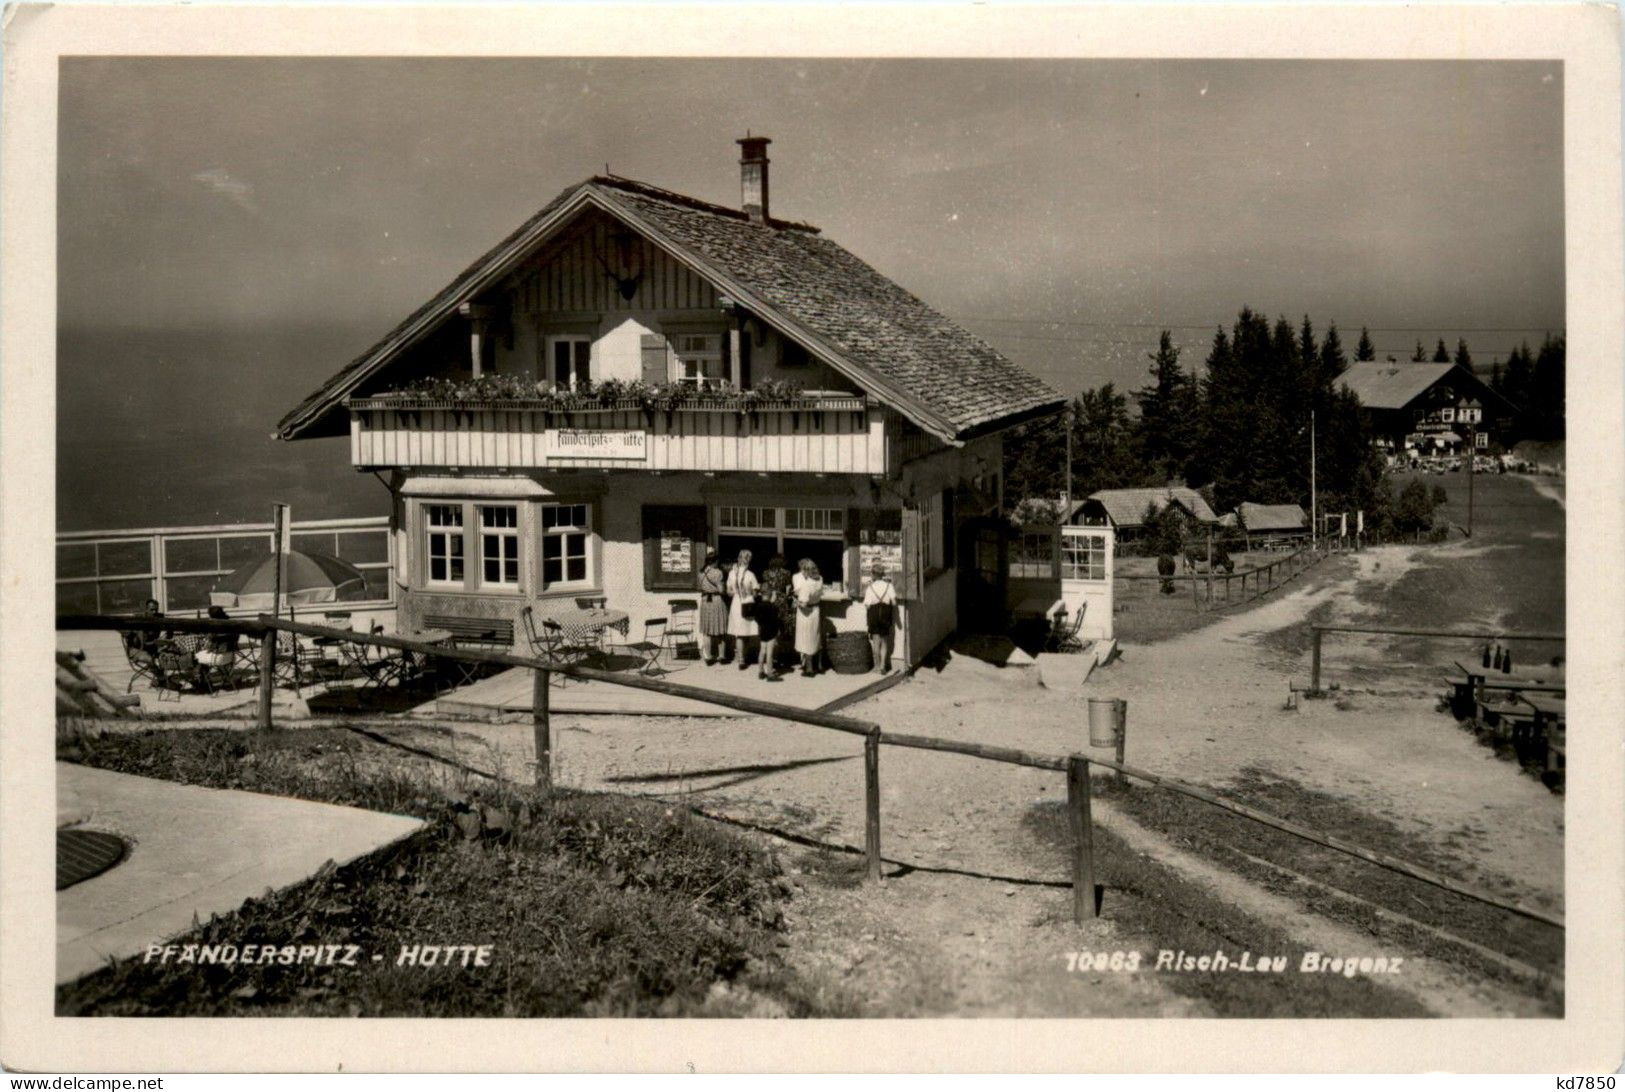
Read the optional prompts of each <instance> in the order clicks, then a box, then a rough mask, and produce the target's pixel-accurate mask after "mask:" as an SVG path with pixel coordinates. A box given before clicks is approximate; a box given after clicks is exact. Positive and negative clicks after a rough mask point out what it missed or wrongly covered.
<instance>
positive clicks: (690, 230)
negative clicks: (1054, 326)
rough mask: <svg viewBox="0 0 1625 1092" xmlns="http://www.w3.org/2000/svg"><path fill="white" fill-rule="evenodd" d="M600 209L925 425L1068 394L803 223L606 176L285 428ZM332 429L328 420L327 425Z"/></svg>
mask: <svg viewBox="0 0 1625 1092" xmlns="http://www.w3.org/2000/svg"><path fill="white" fill-rule="evenodd" d="M588 205H595V206H597V207H599V208H601V209H603V210H604V211H606V212H608V213H609V214H610V215H612V216H616V217H618V218H619V219H621V220H623V221H624V222H626V223H627V224H629V225H630V226H632V227H633V228H635V229H638V230H639V231H642V232H643V233H644V234H645V235H647V236H648V237H649V238H651V239H652V240H653V241H654V242H656V243H657V244H660V245H662V246H664V247H666V248H667V249H668V250H670V251H671V252H672V253H673V255H674V256H676V257H677V258H678V259H679V260H681V261H684V262H686V263H688V264H690V265H691V266H693V267H694V268H695V269H696V270H697V271H698V272H699V273H701V274H702V275H704V276H706V277H708V278H710V279H711V280H712V281H713V282H715V283H716V285H717V287H718V288H719V290H721V291H723V292H725V293H726V294H727V295H729V296H731V297H733V298H734V299H735V300H737V301H738V302H739V303H740V304H741V305H742V306H744V307H746V308H747V309H749V310H751V311H752V312H755V313H757V314H760V315H762V317H763V318H765V319H767V321H769V322H770V323H772V324H774V325H776V326H778V327H779V328H780V329H782V330H783V331H784V332H785V333H787V334H789V335H790V336H791V337H792V338H795V339H796V340H797V341H800V342H801V343H802V344H804V345H805V346H806V348H807V349H808V350H810V351H811V352H812V353H813V354H814V355H815V356H817V357H819V358H820V359H823V360H825V361H826V362H827V363H828V364H830V365H831V366H832V367H834V368H835V369H836V370H837V371H840V372H843V373H845V374H846V375H847V376H848V377H849V378H851V379H852V380H853V381H854V382H856V383H858V384H859V385H860V386H863V387H864V388H865V389H867V390H869V391H871V392H872V393H873V394H874V395H875V396H876V397H878V398H879V399H880V400H881V401H883V402H886V403H887V404H889V405H892V406H894V407H895V408H896V409H897V410H898V411H899V412H901V413H903V414H904V415H905V416H906V417H908V418H910V419H911V420H913V421H914V423H915V424H917V425H919V426H920V427H921V428H923V429H925V430H926V431H928V432H931V433H933V434H935V435H938V436H940V437H941V438H943V439H945V440H949V441H954V440H964V439H968V438H970V437H972V436H975V435H977V434H979V433H982V432H986V431H990V430H991V429H993V428H997V427H1000V426H1002V425H1004V424H1008V423H1013V422H1014V421H1016V420H1022V419H1027V418H1031V417H1037V416H1042V415H1044V414H1046V413H1050V412H1053V411H1055V410H1056V409H1058V408H1059V407H1060V406H1061V405H1062V404H1063V402H1064V399H1063V398H1062V396H1061V395H1060V394H1058V393H1057V392H1056V391H1055V390H1053V389H1052V388H1050V387H1049V386H1048V385H1047V384H1045V383H1044V382H1043V381H1042V380H1040V379H1038V378H1037V377H1035V376H1033V375H1031V374H1029V373H1027V372H1025V371H1023V370H1022V369H1021V368H1019V367H1017V366H1016V365H1014V364H1012V363H1011V362H1010V361H1008V360H1006V359H1005V358H1004V357H1002V356H1000V355H999V353H998V352H997V351H996V350H994V349H993V348H992V347H991V346H989V345H988V344H986V343H985V342H983V341H982V340H981V339H979V338H977V337H975V336H973V335H971V334H970V333H967V332H966V331H965V330H963V329H961V328H960V327H959V326H958V325H956V324H955V323H953V322H951V321H950V320H949V319H947V318H945V317H944V316H943V315H941V314H940V313H938V312H937V311H935V310H933V309H932V308H931V307H929V306H928V305H926V304H925V303H924V302H922V301H921V300H920V299H918V298H917V297H915V296H914V295H912V294H910V293H909V292H907V291H905V290H904V289H903V288H901V287H899V286H898V285H897V284H895V283H893V282H892V281H890V280H888V279H887V278H886V277H884V276H882V275H881V274H879V273H878V272H876V271H875V270H874V269H873V268H871V267H870V266H869V265H867V264H866V263H864V262H863V261H861V260H860V259H858V258H857V257H855V256H854V255H852V254H851V253H850V252H848V251H846V250H845V249H843V248H842V247H840V246H838V245H837V244H835V243H833V242H830V241H829V240H828V239H825V238H824V237H823V236H821V235H820V234H819V233H818V229H816V228H813V227H811V226H809V225H806V224H797V223H793V222H790V221H785V220H777V219H771V220H769V221H768V222H767V223H766V224H761V223H754V222H752V221H751V220H750V218H749V217H748V216H747V215H746V214H745V213H743V212H741V211H738V210H736V209H730V208H725V207H723V206H720V205H713V204H710V203H708V202H704V201H699V200H696V199H694V198H690V197H685V196H683V195H681V194H675V193H671V192H669V191H667V190H662V189H659V188H657V187H654V186H649V185H646V184H644V183H641V182H634V181H631V180H629V179H623V178H616V177H613V176H598V177H594V178H590V179H588V180H587V181H585V182H582V183H579V184H577V185H575V186H572V187H570V188H569V189H567V190H565V191H564V192H563V193H561V194H559V196H557V197H556V198H554V199H553V200H552V201H551V202H549V203H548V204H547V205H546V206H545V207H544V208H543V209H542V210H541V211H540V212H538V213H536V215H534V216H532V217H531V218H530V219H529V220H527V221H525V223H524V224H521V225H520V227H519V228H518V229H517V230H515V231H514V232H513V233H512V234H510V235H509V236H508V237H507V238H505V239H504V240H503V241H502V242H500V243H498V244H497V245H496V246H495V247H493V248H492V249H491V250H490V251H488V252H487V253H486V254H484V255H483V256H481V258H480V259H479V260H478V261H476V262H475V263H474V264H473V265H471V266H469V267H468V269H466V270H464V271H463V272H462V273H461V274H459V275H458V277H457V278H456V279H454V280H453V281H452V282H451V283H450V284H449V285H447V286H446V287H445V288H444V289H442V290H441V291H440V292H439V293H437V294H436V295H435V297H434V298H433V299H431V300H430V301H429V302H428V303H426V304H424V305H423V306H422V307H420V308H418V309H417V310H416V311H414V312H413V313H412V314H411V315H409V316H408V317H407V318H406V319H405V320H404V321H402V322H401V323H400V325H398V326H397V327H396V328H395V329H394V330H392V331H390V333H389V334H387V335H385V337H384V338H382V339H381V340H380V341H379V342H378V343H377V344H376V345H374V346H373V347H372V348H371V349H368V350H367V351H366V352H365V353H362V354H361V355H360V356H358V357H357V358H356V359H355V360H353V361H351V362H350V363H349V364H348V365H346V366H345V368H343V369H342V370H341V371H340V372H339V373H338V374H337V375H335V376H333V377H332V378H331V379H329V380H328V381H327V382H326V383H325V384H323V385H322V387H321V388H319V389H318V390H317V391H315V392H314V393H313V394H311V395H310V397H308V398H306V399H305V400H304V401H303V402H302V403H300V405H299V406H298V407H296V408H295V409H294V410H292V411H291V412H290V413H289V414H288V415H287V416H286V417H284V418H283V419H282V421H281V422H280V423H279V425H278V427H277V428H278V435H280V436H281V437H282V438H283V439H293V438H295V437H297V436H299V435H301V434H303V433H309V432H316V433H317V434H320V433H319V430H318V424H319V423H320V422H322V421H323V419H324V418H327V417H328V416H329V415H332V414H335V413H336V412H337V411H338V410H339V409H340V407H341V405H342V402H343V400H344V398H345V397H347V396H348V395H349V394H351V393H353V392H354V391H355V390H356V389H357V388H358V387H359V386H360V385H361V384H362V383H363V382H365V381H366V379H367V378H368V377H370V376H372V375H374V374H376V373H377V372H378V371H379V370H381V369H382V368H383V367H385V366H386V365H387V364H388V363H389V362H390V361H391V360H393V359H395V357H397V356H398V355H399V354H400V353H401V352H404V351H405V350H406V349H408V348H410V347H411V346H412V345H413V344H416V343H417V342H418V341H419V340H421V339H422V338H423V337H425V336H427V335H428V334H429V333H431V332H432V331H433V330H434V329H436V328H437V327H438V326H439V325H440V324H441V323H442V322H443V321H445V319H447V318H449V317H450V316H451V315H453V314H455V312H456V309H457V307H458V306H459V305H460V304H462V303H466V302H468V301H470V300H472V299H473V298H474V297H475V296H477V295H478V294H479V293H481V292H483V291H486V290H487V289H489V288H490V287H492V286H493V285H495V284H496V283H498V282H499V281H500V280H501V278H503V277H505V276H506V275H508V274H509V273H510V272H512V271H513V270H514V269H515V268H516V267H517V266H518V265H519V264H520V263H521V262H523V261H524V260H525V258H527V257H528V256H529V255H531V254H533V253H535V251H536V249H537V247H538V246H539V245H541V243H542V242H544V241H545V240H546V239H547V238H548V237H550V236H551V234H552V233H553V232H554V231H556V230H557V229H559V228H561V227H563V226H564V224H565V223H567V222H568V221H569V220H570V219H572V218H573V217H574V216H575V215H576V213H578V212H580V211H581V210H582V209H583V208H585V207H586V206H588ZM329 428H331V425H330V426H329Z"/></svg>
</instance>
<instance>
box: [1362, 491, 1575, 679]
mask: <svg viewBox="0 0 1625 1092" xmlns="http://www.w3.org/2000/svg"><path fill="white" fill-rule="evenodd" d="M1423 481H1424V482H1425V483H1426V484H1427V486H1428V488H1430V489H1431V488H1433V487H1434V486H1435V485H1442V486H1443V487H1444V490H1445V493H1446V494H1447V496H1448V497H1449V500H1448V502H1447V503H1446V504H1445V506H1444V507H1443V509H1441V515H1442V518H1443V519H1444V520H1445V521H1447V522H1448V523H1449V524H1450V525H1451V527H1452V529H1453V530H1452V537H1451V540H1452V542H1457V543H1460V542H1461V539H1460V534H1461V532H1460V531H1459V530H1455V529H1456V528H1459V527H1463V526H1465V525H1466V523H1467V491H1468V490H1467V481H1466V476H1465V475H1463V474H1446V475H1427V476H1424V477H1423ZM1403 484H1404V479H1402V478H1400V479H1396V487H1403ZM1472 484H1473V490H1472V492H1473V537H1472V539H1471V541H1470V542H1468V543H1467V544H1466V545H1467V547H1468V548H1469V549H1470V550H1472V551H1473V552H1472V553H1471V554H1470V555H1469V556H1468V557H1466V558H1463V559H1461V560H1459V561H1457V560H1452V561H1451V562H1450V563H1448V564H1441V563H1436V562H1433V561H1431V560H1430V559H1429V558H1428V556H1427V554H1426V553H1424V554H1423V555H1422V557H1421V560H1422V564H1421V565H1420V566H1418V567H1417V568H1416V569H1414V570H1412V571H1411V572H1409V573H1406V574H1405V575H1404V576H1403V577H1401V578H1400V579H1399V580H1398V581H1397V582H1396V583H1395V584H1394V586H1393V588H1392V589H1391V590H1389V591H1388V592H1387V594H1385V595H1383V596H1382V599H1381V601H1380V603H1378V604H1375V605H1377V606H1379V607H1380V610H1381V615H1382V619H1383V624H1385V625H1392V626H1395V627H1398V628H1413V627H1414V628H1419V629H1420V628H1454V627H1457V626H1461V627H1470V626H1471V625H1474V624H1477V622H1476V620H1482V619H1484V618H1486V617H1488V616H1490V615H1495V614H1499V615H1500V617H1501V618H1502V621H1503V624H1504V625H1505V627H1506V628H1509V629H1513V630H1518V631H1523V632H1531V633H1533V632H1540V633H1562V632H1563V624H1564V618H1565V595H1564V583H1563V581H1564V557H1563V551H1564V546H1565V537H1564V524H1565V520H1564V511H1563V509H1562V508H1559V507H1558V506H1557V505H1556V504H1555V503H1553V502H1552V501H1551V500H1549V499H1547V498H1545V497H1542V496H1540V495H1538V494H1537V493H1536V492H1535V491H1534V489H1533V488H1532V487H1531V486H1530V484H1529V483H1528V481H1526V480H1524V478H1523V477H1522V476H1521V475H1516V474H1480V475H1477V476H1476V477H1475V480H1474V481H1473V483H1472ZM1480 551H1481V552H1480ZM1509 644H1510V647H1511V649H1512V653H1513V659H1514V665H1515V669H1516V665H1518V664H1525V665H1533V664H1536V663H1541V662H1545V661H1546V660H1548V659H1550V657H1552V656H1553V655H1556V654H1558V653H1560V652H1561V651H1562V646H1561V645H1556V644H1552V643H1548V642H1518V641H1512V642H1510V643H1509ZM1395 651H1396V653H1397V654H1398V655H1399V656H1400V657H1401V658H1403V659H1405V660H1409V661H1411V662H1415V663H1429V664H1444V663H1448V662H1449V660H1451V659H1455V658H1458V657H1460V656H1463V655H1465V654H1467V653H1470V652H1474V651H1477V650H1476V648H1475V649H1464V648H1462V647H1461V645H1460V643H1459V642H1454V643H1450V644H1449V645H1448V647H1446V646H1444V645H1442V644H1440V643H1439V642H1437V641H1436V640H1435V641H1433V642H1432V643H1430V642H1429V639H1427V638H1413V639H1410V640H1408V641H1403V642H1397V643H1396V645H1395ZM1433 674H1436V672H1433Z"/></svg>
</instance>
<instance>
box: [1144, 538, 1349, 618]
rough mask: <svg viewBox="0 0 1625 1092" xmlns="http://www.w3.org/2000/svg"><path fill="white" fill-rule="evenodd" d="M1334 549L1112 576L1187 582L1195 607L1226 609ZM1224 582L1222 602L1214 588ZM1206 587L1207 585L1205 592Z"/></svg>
mask: <svg viewBox="0 0 1625 1092" xmlns="http://www.w3.org/2000/svg"><path fill="white" fill-rule="evenodd" d="M1332 552H1334V551H1331V550H1328V549H1327V548H1326V547H1324V546H1320V547H1316V546H1302V547H1299V548H1298V549H1296V550H1294V551H1292V552H1291V553H1290V554H1285V555H1283V556H1281V557H1278V558H1276V559H1275V560H1273V561H1270V562H1267V563H1266V564H1263V565H1255V566H1253V567H1252V568H1250V569H1242V570H1241V571H1240V572H1231V573H1226V572H1214V571H1213V569H1212V568H1211V567H1209V568H1208V569H1207V571H1206V572H1201V573H1199V572H1196V571H1195V570H1193V569H1190V568H1189V567H1187V568H1186V571H1185V572H1183V573H1180V574H1177V575H1174V576H1162V575H1160V574H1157V573H1117V574H1116V575H1114V576H1113V579H1114V580H1124V581H1141V580H1154V581H1166V582H1168V583H1178V584H1188V585H1190V589H1191V603H1192V604H1193V605H1194V607H1195V609H1196V610H1198V611H1204V610H1224V609H1226V608H1227V607H1231V606H1240V605H1242V604H1243V603H1250V602H1252V601H1253V600H1255V599H1258V598H1259V597H1261V596H1263V595H1267V594H1268V593H1270V592H1272V591H1274V590H1275V589H1276V588H1278V587H1280V586H1281V585H1283V584H1285V583H1287V582H1288V581H1290V580H1291V579H1292V578H1293V577H1295V576H1297V575H1298V574H1299V573H1301V572H1303V571H1304V570H1305V569H1309V568H1312V567H1313V566H1315V565H1317V564H1319V563H1320V562H1321V561H1323V560H1325V558H1326V557H1327V556H1328V555H1329V554H1330V553H1332ZM1249 580H1250V581H1252V588H1251V589H1250V593H1249V588H1248V586H1247V584H1248V581H1249ZM1237 581H1239V582H1240V584H1241V593H1240V595H1239V596H1238V595H1237V594H1236V593H1235V589H1234V588H1233V586H1232V585H1233V584H1234V583H1235V582H1237ZM1221 582H1222V584H1223V589H1224V596H1223V600H1222V602H1221V601H1220V600H1219V597H1218V596H1217V594H1216V593H1215V591H1214V588H1215V587H1216V586H1218V585H1219V584H1220V583H1221ZM1204 588H1205V589H1206V593H1205V595H1204V592H1203V589H1204Z"/></svg>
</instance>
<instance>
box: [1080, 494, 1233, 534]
mask: <svg viewBox="0 0 1625 1092" xmlns="http://www.w3.org/2000/svg"><path fill="white" fill-rule="evenodd" d="M1091 501H1092V502H1094V503H1095V504H1098V505H1099V506H1100V507H1101V508H1103V509H1105V511H1106V515H1107V516H1109V517H1110V518H1111V521H1112V523H1113V524H1114V525H1115V526H1117V527H1139V526H1141V525H1143V524H1144V523H1145V511H1146V509H1147V508H1149V507H1155V508H1156V509H1157V510H1158V511H1159V512H1160V511H1161V510H1162V506H1163V505H1165V504H1167V503H1168V502H1169V501H1172V502H1173V503H1175V504H1177V505H1179V506H1180V507H1181V508H1183V509H1185V511H1187V512H1189V513H1190V514H1191V515H1192V516H1194V517H1196V518H1197V519H1199V520H1201V521H1202V522H1203V523H1212V522H1213V521H1214V520H1216V519H1218V518H1219V517H1218V516H1217V515H1215V514H1214V512H1213V509H1212V508H1210V507H1208V503H1207V501H1205V500H1203V499H1202V494H1200V493H1198V492H1197V491H1196V490H1194V489H1191V488H1188V487H1187V486H1183V485H1165V486H1160V487H1157V488H1152V489H1102V490H1099V491H1098V492H1095V493H1090V494H1089V497H1088V499H1087V500H1084V501H1082V502H1080V507H1081V505H1083V504H1088V503H1090V502H1091Z"/></svg>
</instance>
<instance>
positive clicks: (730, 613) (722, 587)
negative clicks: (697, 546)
mask: <svg viewBox="0 0 1625 1092" xmlns="http://www.w3.org/2000/svg"><path fill="white" fill-rule="evenodd" d="M751 560H752V555H751V552H750V551H749V550H741V551H739V556H738V557H737V558H736V559H735V561H734V564H733V567H732V568H730V569H728V570H727V571H726V572H724V571H723V569H722V567H721V565H720V564H719V563H718V558H717V554H716V552H715V551H712V552H710V553H708V554H706V556H705V565H704V567H703V568H702V569H701V570H700V577H699V590H700V638H701V641H702V642H703V653H704V656H705V662H706V664H707V665H708V666H709V665H712V664H717V663H729V662H736V663H737V664H738V665H739V670H741V671H744V670H746V669H747V668H749V667H750V665H751V662H752V661H753V660H754V662H755V664H756V673H757V676H758V677H759V678H761V679H763V680H765V681H767V682H777V681H778V680H779V678H780V673H779V670H778V666H777V653H778V651H779V648H780V645H781V643H785V642H788V643H789V644H790V646H791V647H793V648H794V649H795V652H796V655H797V656H798V657H799V658H800V670H801V673H802V674H803V675H808V676H811V675H816V674H817V673H818V672H819V670H820V669H821V663H820V661H821V659H822V656H821V653H822V651H823V640H824V619H823V611H822V610H821V609H820V608H819V603H820V602H822V601H823V598H824V578H823V575H822V574H821V573H820V572H819V571H818V564H817V563H816V562H814V561H812V560H811V559H808V558H803V559H802V560H801V561H800V562H799V563H798V564H797V565H796V571H795V572H794V573H793V574H792V573H791V572H790V570H789V569H788V568H787V567H786V566H785V561H784V557H783V555H781V554H775V555H773V557H772V558H771V559H770V560H769V561H768V563H767V568H766V569H764V570H763V572H762V575H761V576H760V577H757V575H756V573H755V572H753V571H752V570H751V567H750V564H751ZM871 600H874V601H877V602H880V601H883V602H884V603H885V604H886V605H887V606H886V610H885V611H883V612H882V613H884V614H885V632H884V634H883V635H881V634H877V632H876V626H875V624H874V621H875V611H874V610H872V609H871V610H870V612H869V615H870V623H871V624H870V627H869V632H870V638H871V642H872V643H873V644H875V645H876V646H877V647H876V649H875V664H876V667H877V669H880V670H883V671H889V670H890V669H891V664H890V660H891V627H892V617H891V609H892V605H893V604H895V603H896V594H895V593H894V592H893V591H892V588H891V584H890V582H889V581H887V580H886V578H885V569H884V567H882V566H880V565H876V566H875V573H874V581H873V582H872V583H871V584H870V585H869V589H868V591H867V592H866V593H865V600H864V601H865V604H866V606H867V605H869V604H870V601H871ZM881 647H883V648H884V655H883V656H882V655H881Z"/></svg>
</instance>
